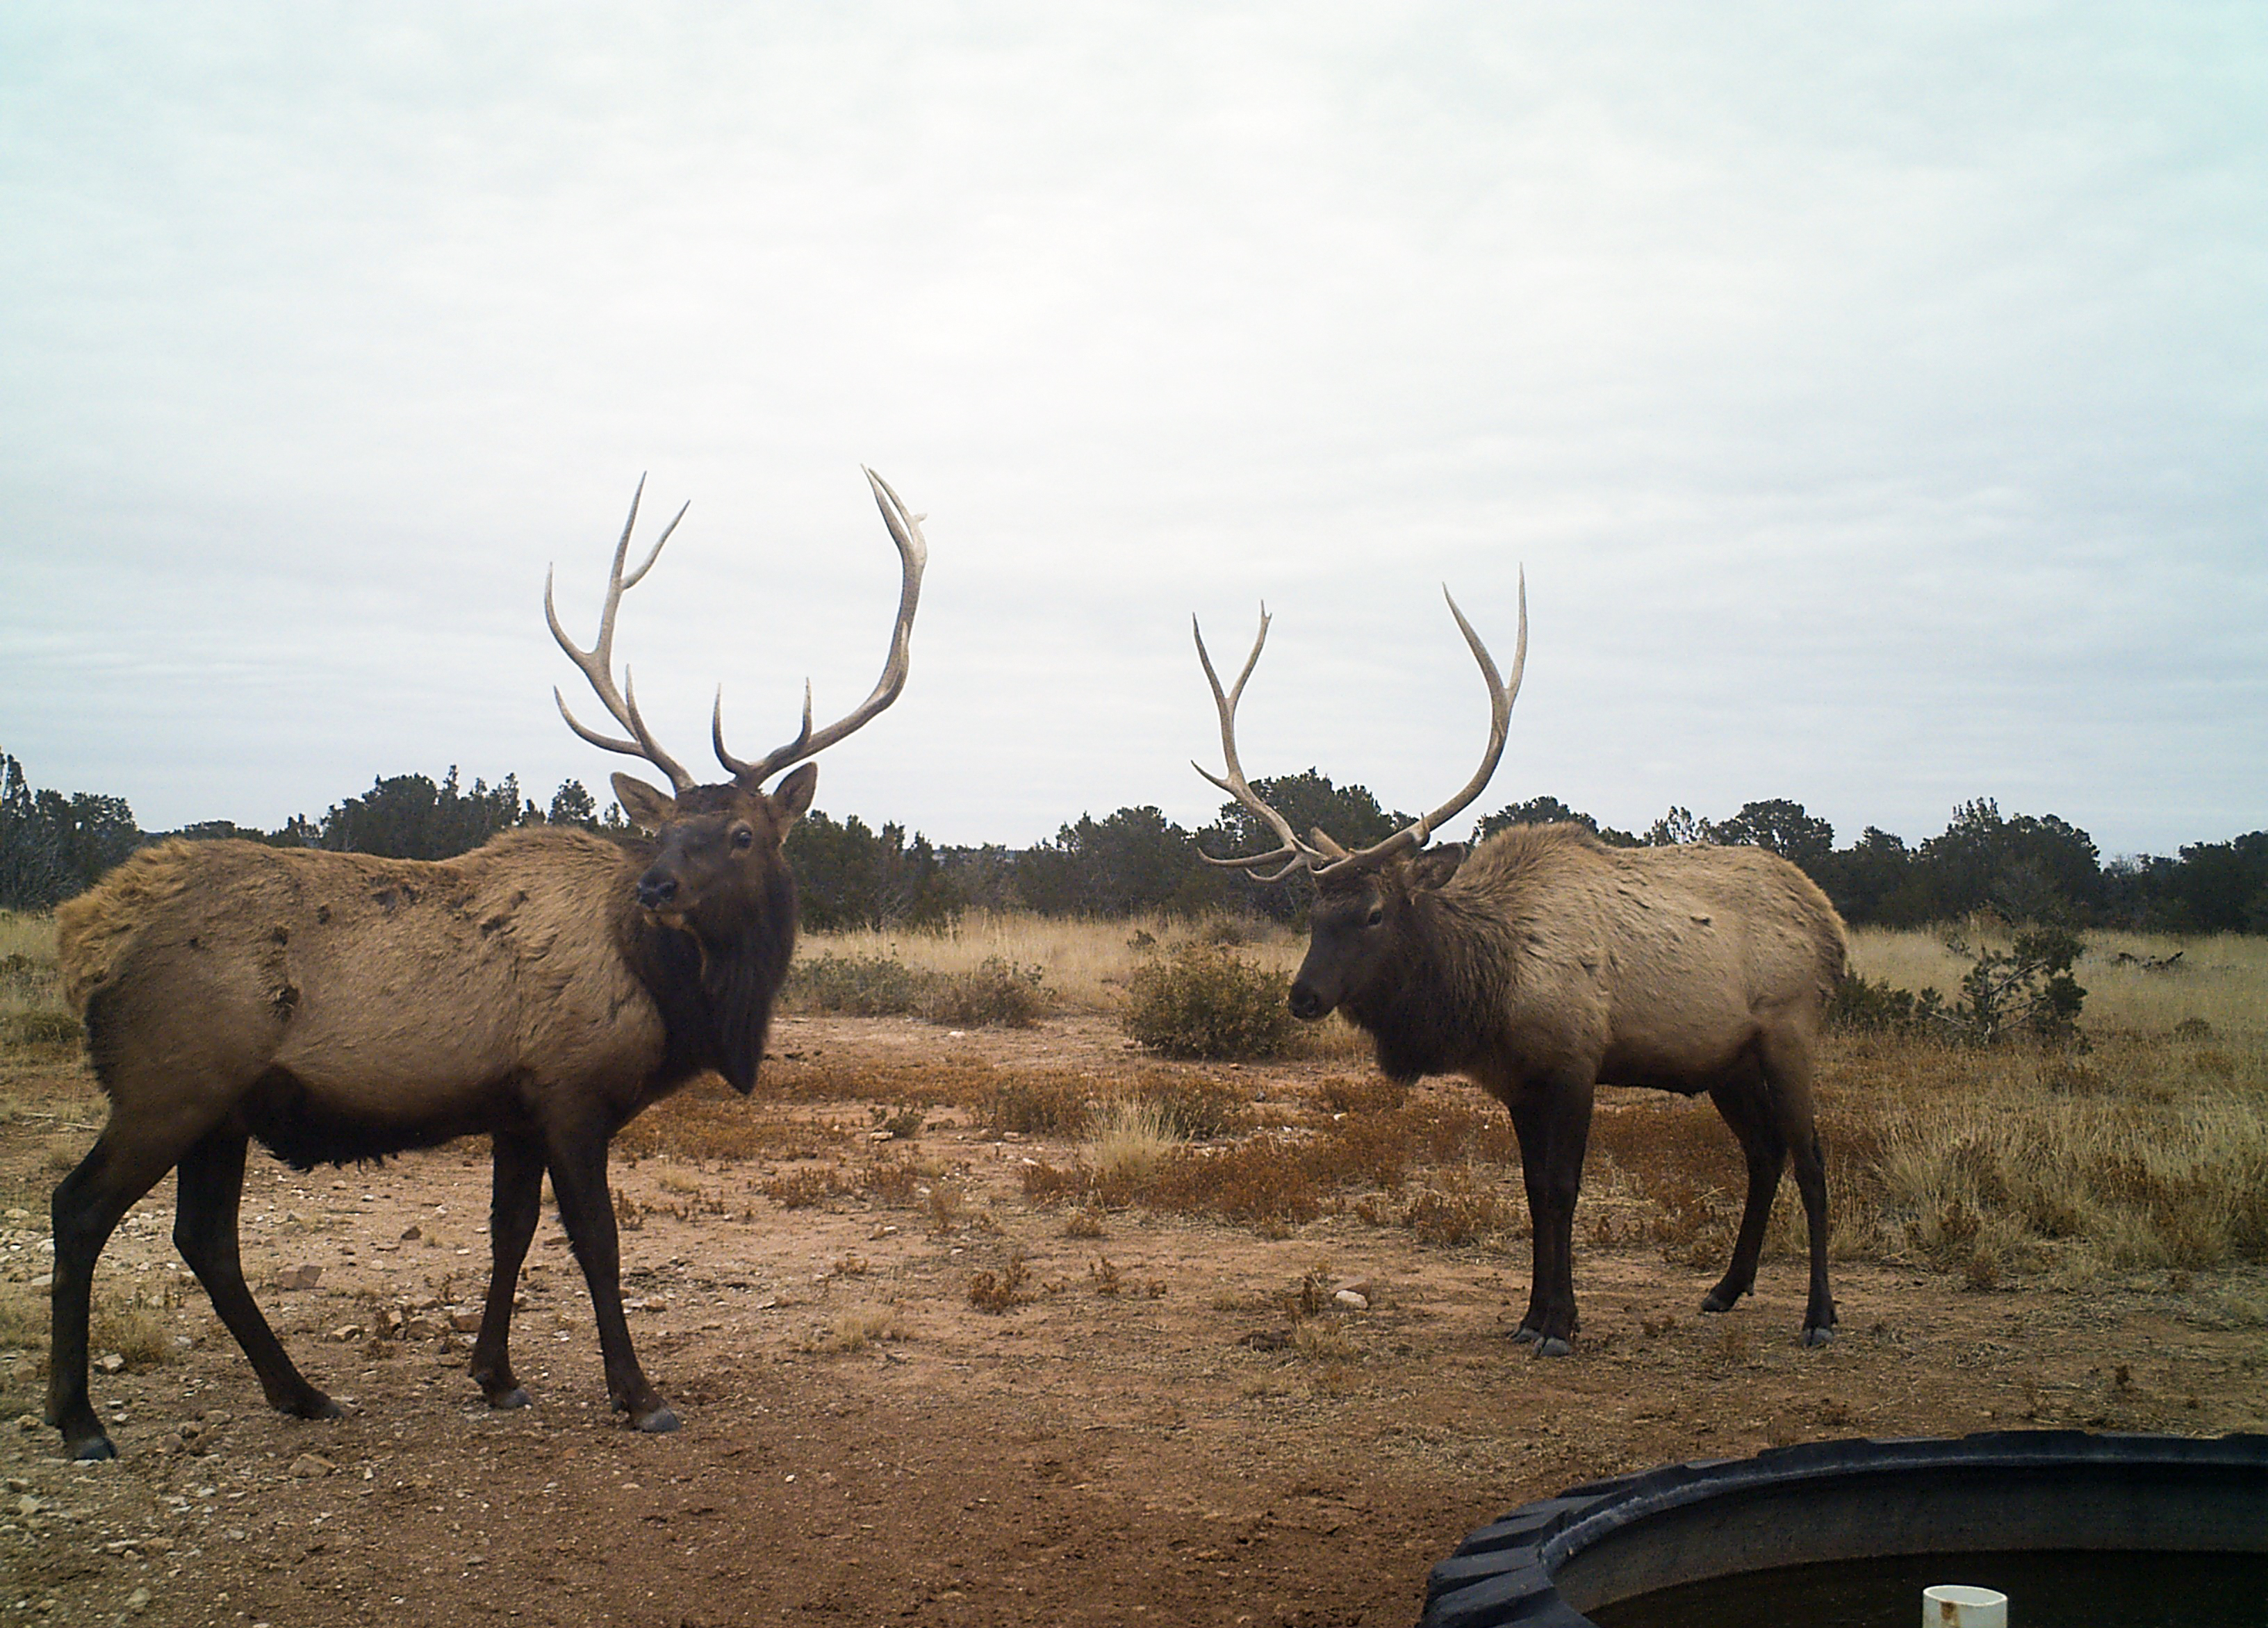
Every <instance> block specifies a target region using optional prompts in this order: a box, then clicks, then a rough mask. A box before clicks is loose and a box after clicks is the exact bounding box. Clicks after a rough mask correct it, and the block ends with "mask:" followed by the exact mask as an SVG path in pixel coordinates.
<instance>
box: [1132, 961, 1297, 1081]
mask: <svg viewBox="0 0 2268 1628" xmlns="http://www.w3.org/2000/svg"><path fill="white" fill-rule="evenodd" d="M1287 989H1288V986H1287V983H1286V980H1285V978H1284V976H1283V975H1282V974H1280V973H1274V972H1270V971H1268V970H1267V969H1265V968H1262V967H1256V966H1254V965H1253V964H1251V963H1250V962H1248V961H1245V960H1243V959H1242V958H1241V957H1240V956H1238V955H1235V954H1232V953H1231V952H1230V951H1228V950H1226V949H1225V948H1219V947H1214V946H1211V945H1204V944H1192V945H1187V946H1184V947H1182V948H1181V949H1179V950H1177V951H1175V954H1174V955H1173V956H1172V958H1171V959H1170V960H1166V961H1149V962H1147V963H1145V965H1143V966H1141V967H1139V968H1138V969H1136V970H1135V973H1134V976H1133V977H1132V978H1131V979H1130V980H1129V982H1128V984H1127V996H1126V1011H1125V1015H1124V1017H1123V1020H1122V1024H1123V1028H1124V1029H1125V1031H1126V1033H1127V1034H1128V1035H1131V1036H1132V1037H1133V1038H1134V1039H1135V1040H1137V1041H1139V1042H1141V1043H1142V1044H1143V1045H1145V1046H1147V1047H1149V1048H1151V1049H1152V1050H1155V1051H1162V1052H1164V1053H1165V1054H1166V1055H1167V1056H1168V1057H1203V1058H1211V1059H1225V1058H1237V1057H1275V1056H1277V1055H1278V1053H1280V1052H1281V1051H1283V1050H1284V1049H1285V1046H1286V1045H1288V1044H1289V1043H1290V1042H1291V1038H1292V1010H1291V1006H1290V1005H1289V1004H1288V998H1287Z"/></svg>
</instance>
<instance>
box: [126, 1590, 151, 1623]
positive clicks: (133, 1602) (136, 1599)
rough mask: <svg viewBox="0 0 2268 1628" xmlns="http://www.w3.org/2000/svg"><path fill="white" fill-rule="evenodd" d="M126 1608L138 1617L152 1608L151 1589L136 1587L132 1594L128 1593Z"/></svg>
mask: <svg viewBox="0 0 2268 1628" xmlns="http://www.w3.org/2000/svg"><path fill="white" fill-rule="evenodd" d="M126 1609H127V1610H129V1611H131V1612H133V1613H134V1614H135V1615H136V1617H139V1616H141V1615H142V1613H143V1612H144V1611H146V1610H149V1609H150V1591H149V1590H148V1589H147V1588H136V1590H135V1591H134V1592H133V1593H132V1594H130V1595H127V1596H126Z"/></svg>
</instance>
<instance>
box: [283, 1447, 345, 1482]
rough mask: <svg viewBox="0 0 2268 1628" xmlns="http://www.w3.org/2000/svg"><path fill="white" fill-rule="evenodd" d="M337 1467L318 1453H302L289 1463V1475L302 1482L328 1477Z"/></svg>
mask: <svg viewBox="0 0 2268 1628" xmlns="http://www.w3.org/2000/svg"><path fill="white" fill-rule="evenodd" d="M337 1468H338V1466H337V1465H336V1464H334V1463H333V1462H331V1461H330V1460H328V1459H327V1458H325V1457H324V1456H323V1455H321V1454H320V1453H302V1454H300V1455H299V1456H298V1457H297V1458H295V1459H293V1460H292V1461H291V1473H292V1474H293V1475H295V1476H298V1477H300V1478H301V1479H302V1480H306V1479H311V1478H313V1477H316V1476H328V1475H329V1474H330V1473H331V1471H333V1470H336V1469H337Z"/></svg>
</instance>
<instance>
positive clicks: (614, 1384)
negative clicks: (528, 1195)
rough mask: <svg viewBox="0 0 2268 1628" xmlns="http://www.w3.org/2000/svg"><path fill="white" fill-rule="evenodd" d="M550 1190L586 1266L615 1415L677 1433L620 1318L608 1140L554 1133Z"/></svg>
mask: <svg viewBox="0 0 2268 1628" xmlns="http://www.w3.org/2000/svg"><path fill="white" fill-rule="evenodd" d="M549 1163H550V1166H551V1187H552V1190H553V1191H554V1192H555V1193H556V1194H557V1195H558V1197H559V1219H561V1220H562V1221H563V1222H565V1223H566V1226H567V1240H568V1241H569V1242H570V1243H571V1244H573V1245H574V1246H575V1258H576V1259H577V1260H578V1261H579V1262H581V1263H582V1266H583V1281H584V1282H585V1284H587V1285H589V1286H590V1290H591V1309H592V1311H593V1313H595V1314H596V1315H597V1318H598V1323H599V1351H600V1354H601V1355H602V1356H603V1357H604V1358H605V1359H606V1366H607V1396H608V1400H609V1401H611V1402H612V1403H614V1405H615V1412H617V1413H627V1414H629V1415H630V1423H631V1424H633V1425H636V1426H637V1428H638V1429H640V1430H643V1431H645V1432H648V1433H660V1432H662V1431H668V1430H675V1429H676V1428H677V1415H676V1414H674V1413H673V1412H671V1411H669V1404H668V1403H666V1402H664V1401H663V1400H662V1399H661V1395H660V1393H659V1391H657V1390H655V1389H654V1388H653V1386H652V1384H651V1383H650V1382H648V1381H647V1379H646V1376H645V1373H644V1370H643V1369H641V1368H640V1367H639V1366H638V1359H637V1352H635V1351H633V1350H632V1349H631V1348H630V1323H629V1322H628V1321H627V1320H626V1319H625V1318H624V1317H623V1315H622V1254H621V1244H620V1242H619V1241H618V1239H617V1238H616V1235H615V1208H614V1203H613V1200H612V1198H611V1197H610V1196H609V1195H608V1191H607V1137H606V1134H605V1133H604V1132H603V1131H586V1132H583V1133H580V1134H577V1133H575V1132H566V1133H554V1134H553V1135H552V1136H551V1137H550V1138H549Z"/></svg>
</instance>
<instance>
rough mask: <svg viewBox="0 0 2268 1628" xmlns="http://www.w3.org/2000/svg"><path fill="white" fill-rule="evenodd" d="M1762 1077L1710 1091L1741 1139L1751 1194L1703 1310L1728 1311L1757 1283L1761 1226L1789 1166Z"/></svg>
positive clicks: (1765, 1219) (1705, 1298)
mask: <svg viewBox="0 0 2268 1628" xmlns="http://www.w3.org/2000/svg"><path fill="white" fill-rule="evenodd" d="M1764 1089H1765V1088H1764V1085H1763V1083H1762V1082H1761V1081H1760V1080H1753V1079H1751V1080H1743V1081H1742V1082H1740V1083H1738V1084H1735V1085H1730V1086H1720V1087H1718V1088H1717V1089H1715V1090H1713V1091H1712V1092H1711V1093H1710V1094H1709V1100H1710V1101H1712V1102H1714V1103H1715V1104H1716V1105H1717V1111H1718V1113H1719V1114H1720V1115H1722V1116H1724V1120H1725V1123H1727V1125H1729V1126H1731V1127H1732V1131H1733V1134H1734V1136H1735V1137H1737V1138H1739V1139H1740V1144H1741V1152H1742V1154H1744V1155H1745V1156H1746V1158H1747V1160H1748V1167H1749V1196H1748V1201H1747V1202H1746V1203H1745V1204H1743V1205H1742V1208H1741V1230H1740V1233H1739V1234H1738V1235H1737V1236H1736V1237H1735V1238H1734V1241H1733V1259H1732V1263H1731V1264H1729V1265H1728V1266H1727V1267H1726V1269H1725V1275H1724V1276H1723V1277H1722V1278H1719V1279H1718V1280H1717V1286H1716V1287H1715V1288H1713V1289H1712V1290H1710V1291H1709V1293H1707V1294H1705V1295H1704V1296H1703V1297H1702V1300H1701V1309H1702V1310H1703V1311H1705V1312H1724V1311H1730V1310H1732V1309H1733V1308H1734V1306H1735V1305H1737V1304H1738V1303H1739V1301H1740V1299H1741V1297H1742V1295H1744V1294H1746V1293H1748V1292H1749V1290H1751V1289H1753V1288H1755V1287H1756V1258H1757V1257H1758V1256H1761V1255H1762V1254H1763V1253H1764V1227H1765V1224H1766V1223H1767V1222H1769V1221H1770V1220H1771V1207H1772V1198H1773V1197H1774V1195H1776V1194H1777V1193H1778V1190H1779V1175H1780V1171H1781V1170H1782V1169H1783V1168H1786V1164H1787V1148H1786V1145H1785V1144H1784V1143H1783V1142H1782V1141H1781V1140H1780V1135H1779V1131H1778V1126H1777V1125H1776V1124H1775V1123H1773V1120H1772V1117H1771V1114H1770V1113H1769V1112H1768V1111H1767V1109H1765V1106H1764V1103H1763V1101H1760V1099H1761V1098H1762V1096H1763V1095H1764Z"/></svg>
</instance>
